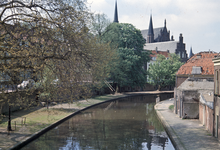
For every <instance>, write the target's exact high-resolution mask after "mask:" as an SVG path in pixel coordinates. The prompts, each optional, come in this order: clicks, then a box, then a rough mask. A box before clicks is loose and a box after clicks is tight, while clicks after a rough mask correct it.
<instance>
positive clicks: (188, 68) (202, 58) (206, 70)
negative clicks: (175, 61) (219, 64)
mask: <svg viewBox="0 0 220 150" xmlns="http://www.w3.org/2000/svg"><path fill="white" fill-rule="evenodd" d="M217 55H218V53H213V52H200V53H198V54H195V55H194V56H193V57H191V58H190V59H189V60H188V61H187V62H186V63H185V64H184V65H182V66H181V67H180V69H179V70H178V72H177V73H176V75H190V74H191V72H192V67H194V66H196V67H202V73H201V75H214V63H213V62H212V59H213V58H214V57H215V56H217Z"/></svg>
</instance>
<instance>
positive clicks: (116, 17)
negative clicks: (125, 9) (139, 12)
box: [113, 0, 118, 23]
mask: <svg viewBox="0 0 220 150" xmlns="http://www.w3.org/2000/svg"><path fill="white" fill-rule="evenodd" d="M113 22H116V23H118V8H117V0H116V1H115V15H114V21H113Z"/></svg>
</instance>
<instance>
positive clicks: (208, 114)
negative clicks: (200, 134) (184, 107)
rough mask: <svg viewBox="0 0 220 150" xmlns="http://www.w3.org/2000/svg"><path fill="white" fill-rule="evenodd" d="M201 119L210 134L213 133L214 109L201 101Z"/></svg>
mask: <svg viewBox="0 0 220 150" xmlns="http://www.w3.org/2000/svg"><path fill="white" fill-rule="evenodd" d="M204 115H205V116H204ZM199 121H200V122H201V123H202V124H203V125H204V126H205V129H206V130H208V132H209V133H210V134H212V133H213V110H212V109H211V108H209V107H208V106H206V105H204V104H201V103H200V104H199Z"/></svg>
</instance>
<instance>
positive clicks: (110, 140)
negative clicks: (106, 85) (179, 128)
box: [23, 95, 174, 150]
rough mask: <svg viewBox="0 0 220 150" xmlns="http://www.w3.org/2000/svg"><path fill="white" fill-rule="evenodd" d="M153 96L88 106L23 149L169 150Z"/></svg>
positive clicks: (169, 144) (165, 96) (163, 97)
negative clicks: (155, 109)
mask: <svg viewBox="0 0 220 150" xmlns="http://www.w3.org/2000/svg"><path fill="white" fill-rule="evenodd" d="M169 96H170V95H161V98H162V99H165V98H166V99H167V97H169ZM155 98H156V96H155V95H148V96H136V97H129V98H123V99H121V100H117V101H113V102H108V103H104V104H101V105H98V106H96V107H93V108H90V109H88V110H85V111H83V112H82V113H80V114H78V115H76V116H74V117H72V118H70V119H69V120H67V121H65V122H64V123H62V124H60V125H59V126H57V127H56V128H54V129H52V130H50V131H49V132H47V133H45V134H44V135H42V136H41V137H40V138H38V139H36V140H35V141H33V142H31V143H30V144H28V145H27V146H26V147H24V148H23V150H142V149H143V150H145V149H146V150H147V149H149V150H164V149H166V150H172V149H174V147H173V145H172V143H171V142H170V140H169V138H168V136H167V134H166V132H165V131H164V128H163V126H162V125H161V124H160V122H159V121H158V119H157V116H156V113H155V111H154V105H155Z"/></svg>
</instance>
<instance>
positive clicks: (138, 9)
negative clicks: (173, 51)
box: [87, 0, 220, 54]
mask: <svg viewBox="0 0 220 150" xmlns="http://www.w3.org/2000/svg"><path fill="white" fill-rule="evenodd" d="M117 4H118V18H119V22H120V23H131V24H133V25H134V26H135V27H136V28H137V29H140V30H144V29H148V27H149V21H150V15H151V14H152V19H153V27H154V28H158V27H163V26H164V20H165V19H166V25H167V29H168V30H170V35H173V36H174V40H175V41H178V40H179V35H180V33H182V34H183V42H184V43H185V44H186V50H187V52H188V54H189V51H190V47H192V50H193V53H195V54H196V53H198V52H201V51H209V50H210V51H214V52H220V0H117ZM87 5H88V7H89V9H90V10H91V12H93V13H104V14H106V15H107V16H108V18H109V19H110V21H113V20H114V9H115V0H87Z"/></svg>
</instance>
